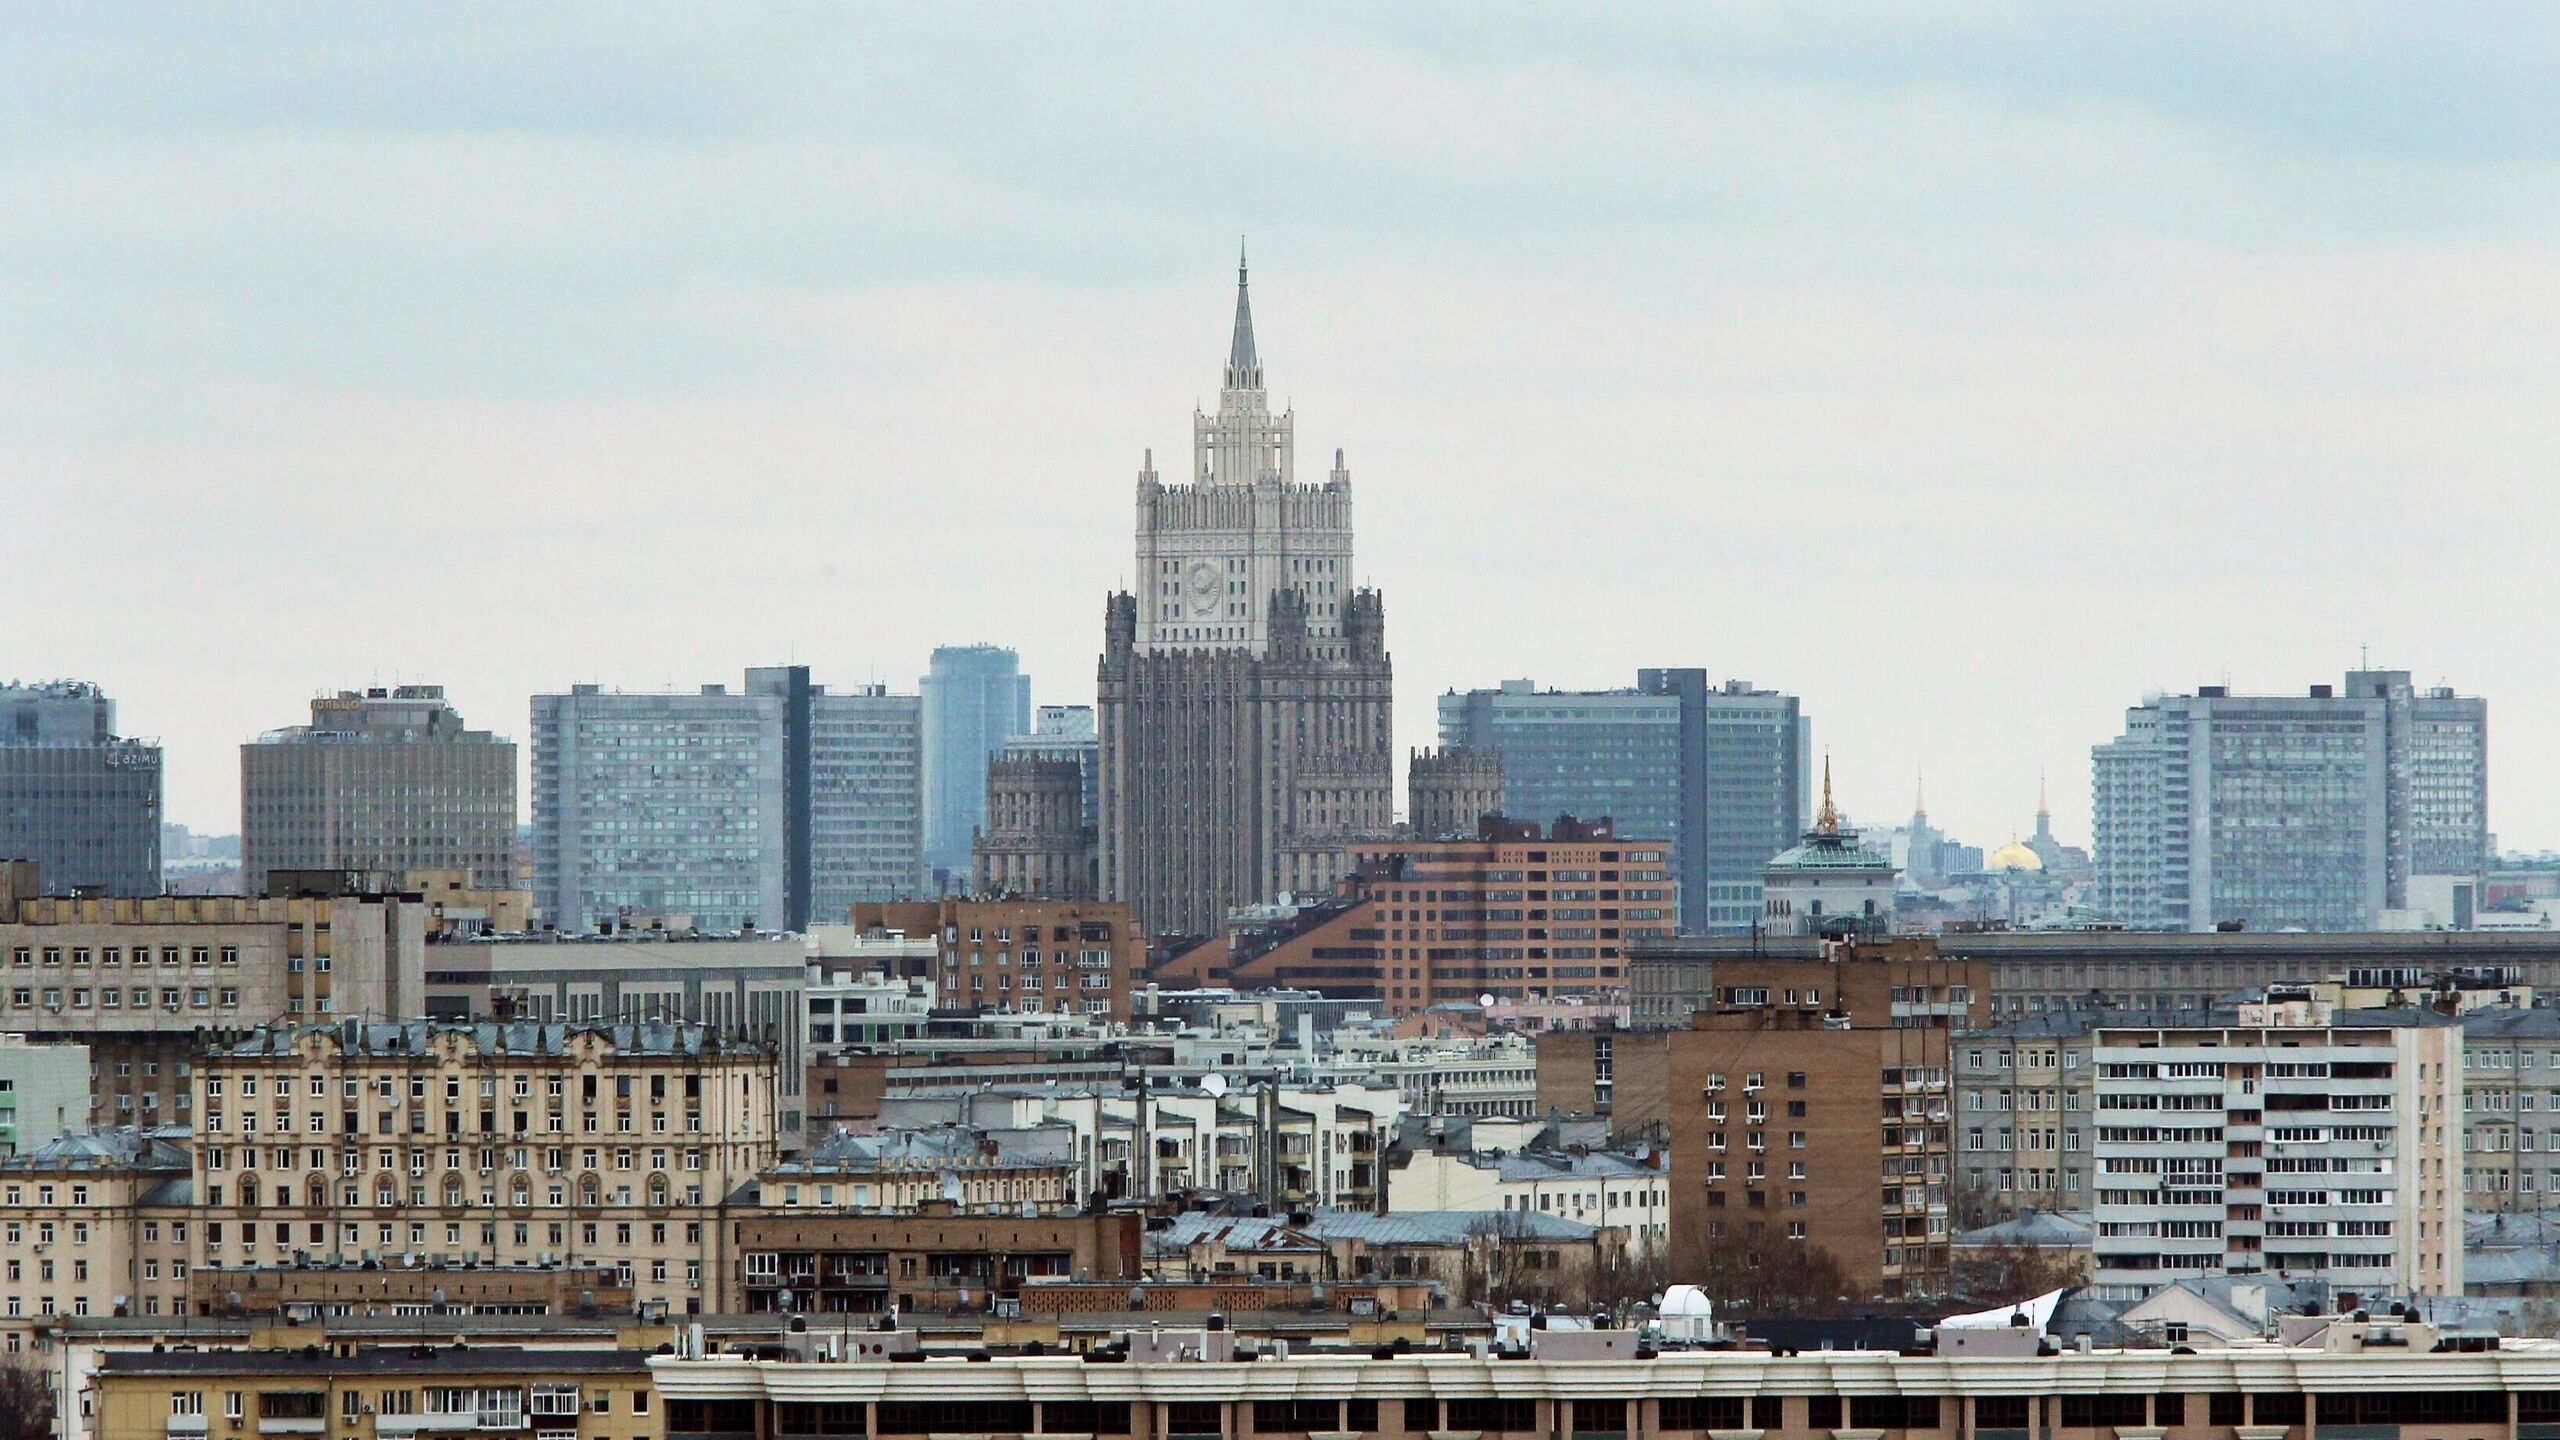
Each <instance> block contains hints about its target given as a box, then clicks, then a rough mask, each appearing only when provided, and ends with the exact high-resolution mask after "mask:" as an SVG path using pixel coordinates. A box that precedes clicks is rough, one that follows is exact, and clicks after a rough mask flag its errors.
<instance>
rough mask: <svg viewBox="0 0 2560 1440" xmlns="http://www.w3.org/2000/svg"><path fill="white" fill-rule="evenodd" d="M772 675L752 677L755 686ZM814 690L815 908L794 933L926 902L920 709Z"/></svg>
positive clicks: (806, 910) (903, 698) (861, 694)
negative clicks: (877, 908)
mask: <svg viewBox="0 0 2560 1440" xmlns="http://www.w3.org/2000/svg"><path fill="white" fill-rule="evenodd" d="M794 669H795V671H796V672H797V674H798V676H799V679H798V680H797V681H795V682H794V683H796V684H799V685H803V686H807V684H808V681H807V674H808V672H807V671H806V670H800V669H798V667H794ZM773 673H774V672H770V671H750V672H748V674H749V676H750V683H751V684H752V678H753V677H754V676H756V675H770V674H773ZM808 688H809V712H810V741H809V760H808V770H809V851H808V853H809V872H810V874H809V898H808V903H807V904H806V905H805V906H803V907H799V908H795V909H793V910H792V911H791V912H790V913H791V928H792V929H794V930H801V929H806V928H807V927H808V925H809V923H810V922H811V921H812V920H824V921H829V922H834V921H839V920H842V919H843V918H844V917H845V914H846V912H847V911H848V910H849V909H850V908H851V907H852V906H853V905H854V903H855V902H857V901H862V900H899V899H905V898H907V897H909V896H913V895H918V894H923V893H926V891H925V886H924V879H925V877H924V753H923V751H924V744H923V740H924V724H923V716H922V708H923V707H922V705H921V703H920V702H919V700H918V698H917V697H916V696H913V695H892V694H890V693H889V692H888V691H887V689H885V688H884V687H882V686H879V685H862V686H857V687H855V688H853V689H851V690H830V689H826V688H825V687H822V686H809V687H808ZM964 854H965V852H964Z"/></svg>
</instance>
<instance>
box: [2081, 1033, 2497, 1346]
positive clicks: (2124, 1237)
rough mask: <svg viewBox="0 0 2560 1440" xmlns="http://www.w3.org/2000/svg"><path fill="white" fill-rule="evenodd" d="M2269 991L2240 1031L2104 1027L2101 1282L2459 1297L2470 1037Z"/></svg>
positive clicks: (2144, 1291)
mask: <svg viewBox="0 0 2560 1440" xmlns="http://www.w3.org/2000/svg"><path fill="white" fill-rule="evenodd" d="M2309 994H2310V992H2309V990H2308V989H2307V988H2300V989H2298V990H2295V991H2291V992H2289V991H2287V990H2286V989H2284V988H2282V987H2270V988H2269V991H2268V994H2267V998H2266V999H2265V1000H2263V1001H2256V1002H2252V1003H2249V1004H2244V1005H2242V1006H2241V1007H2240V1013H2239V1016H2238V1017H2237V1018H2238V1023H2237V1024H2231V1025H2224V1024H2205V1025H2197V1026H2181V1027H2178V1028H2174V1029H2151V1028H2125V1029H2118V1028H2114V1027H2102V1028H2100V1029H2099V1030H2098V1032H2097V1036H2096V1041H2095V1059H2094V1063H2095V1065H2096V1068H2097V1073H2096V1077H2095V1080H2094V1089H2095V1096H2094V1098H2095V1103H2096V1105H2097V1126H2096V1137H2095V1140H2094V1142H2093V1143H2094V1145H2095V1147H2096V1154H2095V1159H2096V1166H2095V1168H2096V1175H2095V1178H2094V1179H2093V1181H2092V1182H2091V1183H2092V1184H2094V1185H2095V1186H2096V1192H2095V1197H2094V1198H2095V1201H2096V1207H2095V1216H2096V1222H2097V1225H2096V1252H2097V1253H2096V1257H2095V1264H2096V1270H2095V1281H2096V1285H2097V1288H2098V1292H2099V1294H2100V1295H2101V1296H2103V1297H2106V1298H2110V1299H2125V1300H2131V1299H2139V1298H2141V1297H2143V1296H2146V1295H2149V1294H2151V1293H2152V1292H2153V1291H2156V1290H2158V1289H2160V1288H2161V1287H2162V1286H2165V1285H2168V1284H2170V1283H2172V1282H2175V1281H2178V1280H2184V1279H2193V1278H2195V1277H2196V1276H2198V1275H2206V1274H2216V1273H2225V1272H2228V1273H2233V1274H2258V1273H2265V1274H2271V1275H2276V1276H2279V1277H2285V1278H2300V1279H2326V1280H2327V1281H2328V1283H2329V1284H2330V1286H2331V1287H2332V1288H2333V1289H2335V1290H2338V1291H2344V1292H2348V1293H2352V1294H2357V1295H2459V1294H2461V1293H2462V1218H2463V1211H2462V1206H2463V1190H2464V1183H2463V1167H2464V1164H2465V1160H2464V1156H2463V1124H2462V1122H2463V1111H2462V1075H2463V1030H2462V1026H2461V1025H2460V1023H2459V1022H2457V1021H2455V1020H2454V1019H2452V1018H2451V1017H2448V1016H2441V1015H2436V1014H2434V1013H2432V1012H2429V1011H2420V1010H2393V1011H2381V1012H2357V1011H2347V1012H2332V1011H2331V1009H2330V1007H2329V1006H2328V1005H2326V1004H2324V1003H2322V1002H2319V1001H2316V1000H2312V999H2310V998H2309Z"/></svg>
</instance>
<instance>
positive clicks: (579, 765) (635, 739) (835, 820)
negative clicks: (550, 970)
mask: <svg viewBox="0 0 2560 1440" xmlns="http://www.w3.org/2000/svg"><path fill="white" fill-rule="evenodd" d="M918 711H919V706H918V702H917V699H916V697H915V696H912V695H890V694H887V693H885V692H884V691H882V690H881V689H880V688H879V687H877V686H866V687H863V688H862V689H860V690H857V691H854V692H851V693H847V694H831V693H829V692H828V691H827V690H826V689H825V688H824V687H822V686H816V685H812V684H810V683H809V670H808V667H807V666H804V665H790V666H768V667H762V668H758V669H753V670H749V671H748V672H747V680H746V685H745V686H744V687H743V689H742V690H740V691H739V692H736V693H732V692H731V691H730V690H729V689H728V688H727V687H726V686H722V685H705V686H703V687H702V689H701V691H700V692H699V693H697V694H681V693H678V694H626V693H619V692H607V691H605V690H603V689H602V688H601V687H599V686H594V685H580V686H577V687H574V688H573V689H572V690H571V691H570V692H569V693H568V694H565V695H537V696H535V697H534V699H533V831H534V838H533V853H534V903H535V905H536V906H537V907H538V908H539V910H540V912H541V913H542V915H543V916H544V918H546V919H547V920H549V921H550V922H551V923H552V924H554V925H558V926H560V927H561V928H563V929H569V930H584V929H586V928H588V927H590V926H592V925H595V924H599V923H620V922H623V921H632V922H640V921H644V920H646V919H649V918H655V917H679V916H681V917H689V918H690V919H691V921H692V923H693V924H694V925H695V926H696V927H698V928H701V929H706V930H725V929H735V928H738V927H740V926H743V925H757V926H761V927H764V928H767V929H795V930H796V929H799V928H802V927H803V926H805V925H807V924H808V923H809V921H810V919H811V917H812V916H813V915H815V916H818V917H820V918H825V919H834V918H837V917H838V916H840V915H841V914H842V913H843V912H844V909H845V907H847V906H849V905H851V904H853V903H854V902H855V901H857V900H869V899H896V898H900V897H903V896H908V895H912V894H914V893H915V892H916V890H917V888H918V884H919V880H920V872H921V864H920V859H921V856H920V842H921V812H922V791H921V785H920V781H919V773H918V772H919V769H920V759H919V755H918V750H919V746H920V735H919V732H920V729H921V725H920V717H919V713H918Z"/></svg>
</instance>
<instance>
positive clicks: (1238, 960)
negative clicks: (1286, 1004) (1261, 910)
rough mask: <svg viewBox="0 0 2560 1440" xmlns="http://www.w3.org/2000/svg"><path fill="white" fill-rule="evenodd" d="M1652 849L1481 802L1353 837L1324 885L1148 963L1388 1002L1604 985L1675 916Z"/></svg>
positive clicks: (1590, 990) (1188, 973) (1392, 1007)
mask: <svg viewBox="0 0 2560 1440" xmlns="http://www.w3.org/2000/svg"><path fill="white" fill-rule="evenodd" d="M1668 853H1669V852H1668V851H1667V850H1666V849H1665V848H1664V846H1663V844H1662V842H1660V841H1652V840H1621V839H1619V838H1618V837H1617V835H1616V834H1615V831H1614V829H1613V827H1612V826H1611V825H1610V823H1609V822H1608V821H1607V820H1605V819H1602V820H1593V821H1575V820H1573V819H1571V818H1570V817H1559V818H1558V819H1557V821H1556V822H1555V824H1554V825H1553V826H1551V827H1549V828H1548V829H1547V830H1546V831H1544V832H1541V830H1540V829H1539V827H1538V826H1536V825H1532V824H1524V823H1520V822H1516V821H1508V820H1503V819H1501V818H1500V817H1492V818H1489V819H1487V820H1485V821H1484V822H1483V824H1482V826H1481V828H1480V830H1479V832H1478V836H1477V838H1476V839H1473V840H1393V841H1380V842H1376V843H1367V844H1359V845H1354V846H1352V847H1351V851H1350V854H1351V860H1352V873H1351V875H1350V876H1349V877H1348V878H1347V879H1346V880H1345V881H1344V882H1343V885H1342V887H1341V893H1340V894H1339V895H1337V896H1336V897H1335V898H1334V899H1332V900H1330V901H1327V902H1323V903H1321V904H1318V905H1314V906H1309V907H1304V908H1301V909H1299V910H1297V911H1296V912H1295V913H1294V914H1287V915H1249V916H1245V917H1241V918H1240V919H1239V920H1238V921H1237V922H1236V923H1235V925H1234V926H1233V927H1232V929H1233V932H1234V933H1232V934H1231V935H1230V936H1229V937H1228V940H1227V943H1226V944H1225V945H1224V947H1223V948H1220V949H1214V950H1213V949H1209V948H1206V947H1204V948H1203V949H1202V951H1201V952H1199V953H1198V954H1197V955H1185V956H1181V957H1177V958H1176V960H1175V961H1174V962H1173V966H1172V967H1171V968H1170V969H1168V970H1165V971H1160V972H1159V978H1165V977H1166V976H1171V977H1173V978H1176V979H1180V980H1187V981H1189V982H1191V983H1197V984H1226V985H1234V986H1236V987H1238V988H1257V989H1259V988H1275V987H1302V988H1306V989H1314V990H1321V991H1323V992H1324V993H1325V994H1327V995H1330V996H1335V997H1337V998H1346V999H1364V1000H1374V1001H1377V1002H1378V1003H1379V1004H1380V1005H1381V1006H1382V1007H1383V1008H1384V1009H1385V1010H1386V1012H1387V1013H1389V1014H1391V1015H1399V1016H1402V1015H1411V1014H1416V1013H1419V1012H1421V1011H1424V1010H1428V1009H1430V1008H1431V1007H1432V1006H1434V1005H1443V1004H1451V1003H1464V1002H1471V1001H1474V1000H1476V999H1477V997H1479V996H1482V995H1492V996H1494V997H1495V998H1496V999H1497V1000H1528V999H1541V998H1546V997H1551V996H1556V995H1597V994H1607V993H1612V992H1620V991H1623V990H1624V989H1625V987H1626V983H1627V981H1626V949H1627V946H1628V945H1629V944H1630V943H1632V942H1635V941H1638V940H1644V939H1650V938H1654V937H1657V936H1666V935H1669V934H1670V933H1671V932H1672V930H1673V929H1674V928H1675V926H1676V923H1677V922H1676V919H1675V917H1676V916H1677V915H1678V913H1679V886H1678V884H1677V882H1675V881H1673V880H1672V879H1671V875H1670V871H1669V870H1668V869H1667V868H1666V867H1667V866H1668V864H1669V861H1668V859H1667V855H1668Z"/></svg>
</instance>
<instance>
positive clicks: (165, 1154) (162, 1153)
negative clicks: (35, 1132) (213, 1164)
mask: <svg viewBox="0 0 2560 1440" xmlns="http://www.w3.org/2000/svg"><path fill="white" fill-rule="evenodd" d="M187 1171H188V1158H187V1152H186V1151H185V1149H183V1148H182V1147H180V1146H179V1145H177V1144H176V1143H174V1142H173V1141H172V1140H171V1139H170V1138H169V1137H167V1136H163V1135H157V1134H151V1133H146V1132H143V1131H139V1130H132V1129H123V1130H108V1131H101V1132H99V1133H97V1134H93V1135H64V1136H61V1137H59V1138H57V1139H54V1140H51V1141H48V1142H46V1143H45V1144H43V1145H40V1146H37V1147H36V1148H35V1149H33V1150H30V1151H27V1152H26V1153H24V1154H21V1155H14V1156H11V1157H9V1158H8V1159H7V1160H5V1161H0V1348H6V1349H11V1350H14V1349H18V1348H21V1347H22V1346H23V1344H24V1341H25V1337H26V1336H27V1335H28V1334H29V1333H30V1332H31V1331H32V1330H33V1329H34V1328H36V1327H37V1326H39V1325H41V1324H42V1323H44V1322H46V1321H50V1320H52V1319H53V1318H54V1317H56V1316H65V1315H102V1316H103V1315H116V1314H141V1313H145V1307H144V1305H143V1303H142V1297H141V1295H140V1294H139V1293H138V1291H137V1287H138V1286H143V1285H147V1286H148V1288H149V1292H150V1306H149V1310H148V1313H150V1314H154V1315H157V1314H164V1313H165V1314H173V1315H174V1314H179V1313H183V1312H182V1310H181V1309H180V1308H179V1307H178V1306H177V1305H175V1304H174V1303H173V1301H172V1297H174V1296H180V1295H183V1294H184V1293H185V1290H186V1282H187V1265H188V1261H187V1258H186V1254H185V1249H184V1246H185V1244H186V1241H187V1238H188V1237H187V1233H186V1232H187V1226H188V1222H187V1220H186V1219H185V1218H183V1211H181V1212H177V1213H176V1214H175V1215H173V1216H171V1217H168V1218H157V1217H155V1218H154V1219H153V1220H152V1221H151V1222H150V1223H149V1225H148V1226H146V1225H145V1224H144V1223H143V1221H142V1218H141V1217H142V1212H143V1209H144V1208H145V1206H146V1203H148V1202H152V1201H156V1200H165V1199H168V1198H171V1197H170V1195H169V1194H168V1193H167V1187H171V1186H172V1185H174V1186H175V1187H176V1189H178V1190H181V1191H182V1190H183V1189H184V1186H185V1183H186V1177H187ZM173 1224H174V1226H175V1230H174V1232H173V1231H172V1228H171V1227H172V1225H173Z"/></svg>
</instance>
